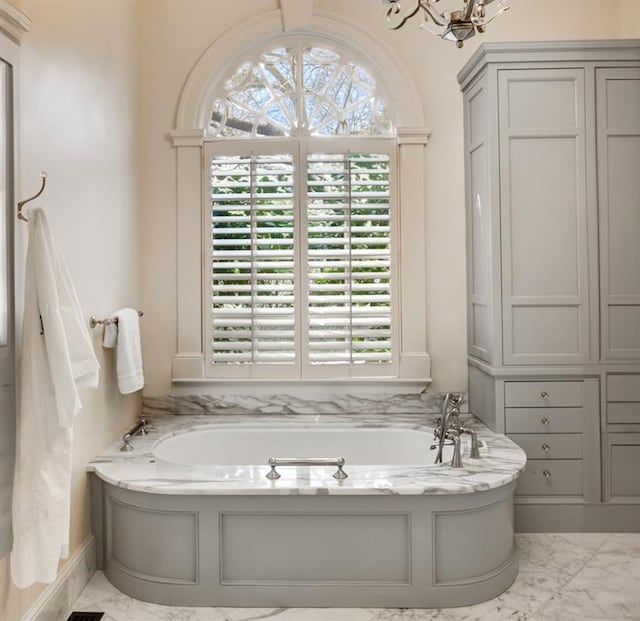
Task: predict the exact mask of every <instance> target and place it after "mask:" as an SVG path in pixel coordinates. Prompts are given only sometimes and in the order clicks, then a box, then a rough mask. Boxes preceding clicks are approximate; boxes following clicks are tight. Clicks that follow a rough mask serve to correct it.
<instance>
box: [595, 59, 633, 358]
mask: <svg viewBox="0 0 640 621" xmlns="http://www.w3.org/2000/svg"><path fill="white" fill-rule="evenodd" d="M596 89H597V110H596V118H597V133H598V146H597V148H598V206H599V213H600V294H601V318H602V324H601V342H602V358H603V359H604V360H629V359H640V241H639V240H640V68H637V67H634V68H631V67H630V68H625V69H613V68H611V69H598V70H597V74H596Z"/></svg>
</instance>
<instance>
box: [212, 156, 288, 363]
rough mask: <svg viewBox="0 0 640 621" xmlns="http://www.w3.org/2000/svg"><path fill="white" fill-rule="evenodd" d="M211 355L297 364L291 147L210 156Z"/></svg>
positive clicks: (223, 360) (216, 360)
mask: <svg viewBox="0 0 640 621" xmlns="http://www.w3.org/2000/svg"><path fill="white" fill-rule="evenodd" d="M210 172H211V186H210V187H211V193H210V214H209V218H210V222H209V230H210V253H211V254H210V258H211V290H210V293H211V297H210V304H211V307H210V317H211V323H210V326H209V327H210V329H211V331H210V343H209V345H210V356H209V360H210V362H211V363H212V364H214V365H229V364H234V365H259V364H263V363H264V364H287V363H288V364H289V365H291V364H293V363H294V362H295V360H296V338H295V306H296V305H295V301H296V294H295V290H294V164H293V157H292V156H291V155H287V154H274V155H270V154H266V155H249V156H224V155H223V156H218V157H213V158H212V159H211V167H210Z"/></svg>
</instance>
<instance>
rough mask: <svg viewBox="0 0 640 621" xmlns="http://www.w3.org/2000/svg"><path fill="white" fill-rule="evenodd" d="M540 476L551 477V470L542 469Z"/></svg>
mask: <svg viewBox="0 0 640 621" xmlns="http://www.w3.org/2000/svg"><path fill="white" fill-rule="evenodd" d="M542 476H543V477H544V478H545V479H548V478H550V477H551V471H550V470H543V471H542Z"/></svg>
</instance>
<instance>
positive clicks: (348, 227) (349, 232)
mask: <svg viewBox="0 0 640 621" xmlns="http://www.w3.org/2000/svg"><path fill="white" fill-rule="evenodd" d="M345 164H346V177H347V178H346V181H347V209H346V214H345V215H346V222H345V224H346V231H345V234H346V235H347V244H348V245H347V248H348V265H347V267H346V268H345V277H346V278H345V280H346V285H347V295H348V298H347V299H348V300H349V301H348V304H349V362H350V363H351V364H353V244H352V241H353V240H352V230H351V227H352V224H351V222H352V219H351V216H352V213H351V211H352V208H353V202H352V186H351V158H350V157H349V153H348V152H347V153H346V154H345Z"/></svg>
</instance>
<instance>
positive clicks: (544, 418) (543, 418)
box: [540, 416, 549, 425]
mask: <svg viewBox="0 0 640 621" xmlns="http://www.w3.org/2000/svg"><path fill="white" fill-rule="evenodd" d="M540 422H541V423H542V424H543V425H548V424H549V419H548V418H547V417H546V416H543V417H542V418H541V419H540Z"/></svg>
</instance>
